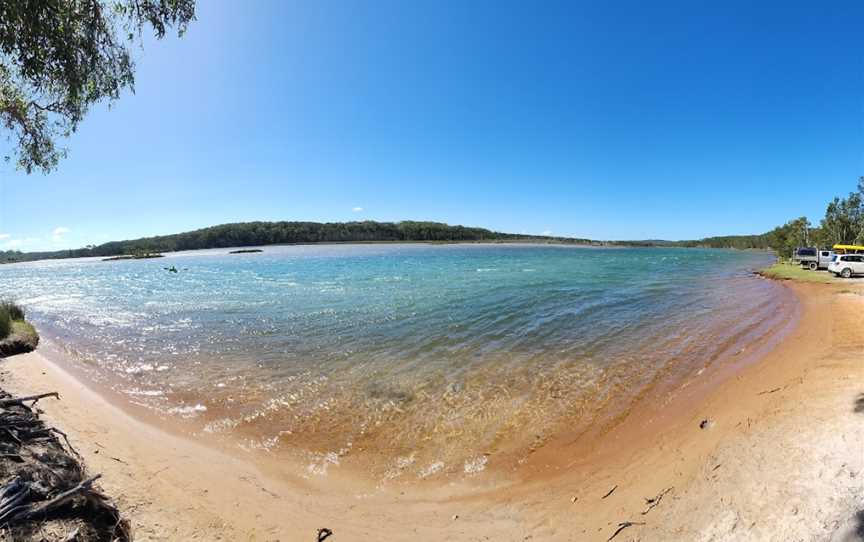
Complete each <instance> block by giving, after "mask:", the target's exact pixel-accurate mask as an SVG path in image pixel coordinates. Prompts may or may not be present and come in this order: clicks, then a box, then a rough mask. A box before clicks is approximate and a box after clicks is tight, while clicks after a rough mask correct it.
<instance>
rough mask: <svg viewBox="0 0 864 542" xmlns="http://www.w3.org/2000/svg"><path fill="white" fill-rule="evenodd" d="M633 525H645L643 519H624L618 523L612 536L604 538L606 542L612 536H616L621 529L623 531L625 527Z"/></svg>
mask: <svg viewBox="0 0 864 542" xmlns="http://www.w3.org/2000/svg"><path fill="white" fill-rule="evenodd" d="M634 525H645V522H644V521H625V522H623V523H619V524H618V529H617V530H616V531H615V532H614V533H612V536H610V537H609V538H607V539H606V542H609V541H610V540H612V539H613V538H615V537H616V536H618V535H619V534H620V533H621V531H623V530H624V529H626V528H627V527H632V526H634Z"/></svg>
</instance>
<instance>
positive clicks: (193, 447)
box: [3, 282, 864, 542]
mask: <svg viewBox="0 0 864 542" xmlns="http://www.w3.org/2000/svg"><path fill="white" fill-rule="evenodd" d="M849 284H851V285H852V286H849V285H843V286H831V285H818V284H813V285H809V284H794V285H791V286H790V287H791V288H793V290H794V292H795V294H796V295H797V297H798V299H799V300H800V306H801V311H800V316H799V317H798V318H797V320H796V321H797V323H796V324H795V329H794V330H793V331H791V332H790V333H788V334H786V335H785V337H784V339H783V341H782V343H781V344H779V345H776V346H774V345H761V348H763V349H766V350H767V349H768V347H769V346H771V347H772V348H771V349H770V351H769V352H768V353H767V354H766V355H764V356H761V357H760V359H759V360H758V362H755V363H750V362H749V361H748V363H740V364H736V365H734V367H733V366H727V367H719V368H715V369H712V370H710V371H708V372H706V374H704V375H702V378H700V379H698V380H695V381H693V382H691V383H690V385H689V388H688V389H686V390H680V393H677V394H675V395H674V397H673V398H672V399H670V400H669V401H664V402H662V403H660V404H657V403H656V402H651V403H650V404H648V403H646V405H644V406H645V408H643V409H636V411H634V412H633V413H632V414H631V415H630V416H629V417H628V418H627V419H625V420H622V422H621V423H620V424H619V425H618V426H617V427H615V428H613V429H612V430H611V431H608V432H604V433H603V434H598V435H597V436H596V439H593V440H591V441H590V442H587V443H586V439H584V438H582V439H579V441H578V442H576V441H575V440H574V439H572V436H570V435H567V434H566V432H565V433H564V434H562V435H561V436H560V437H558V438H556V439H554V440H553V441H551V442H548V443H546V444H545V445H544V446H543V447H540V448H539V449H538V450H537V452H536V453H535V454H534V457H532V459H531V461H530V462H529V463H528V465H526V466H525V467H524V468H521V469H518V470H517V471H514V472H513V473H512V477H511V479H510V480H509V483H507V484H506V485H503V486H502V485H501V484H500V483H496V484H495V485H494V486H488V487H484V486H482V485H478V484H471V483H467V482H466V484H465V485H458V484H448V485H445V486H435V485H430V484H424V483H422V482H417V483H412V484H405V483H402V484H394V485H392V486H383V487H377V488H370V487H369V486H368V485H365V484H363V483H361V482H359V481H357V480H352V479H349V478H345V477H340V475H339V474H338V471H337V472H334V474H332V475H329V476H327V477H325V478H321V479H309V480H306V479H299V478H290V477H286V476H279V475H277V474H274V472H273V469H271V468H269V467H268V466H266V465H260V464H253V463H252V462H250V461H248V460H247V459H245V458H243V457H241V456H238V455H236V454H233V453H232V454H229V453H225V452H224V451H220V450H216V449H214V448H212V447H208V446H204V445H202V444H200V443H197V442H194V441H193V440H191V439H188V438H184V437H182V436H178V435H177V434H174V433H171V432H168V431H165V430H164V429H162V428H160V427H157V426H155V425H153V424H150V423H145V422H144V421H141V419H140V418H138V417H133V416H131V415H130V414H128V413H127V412H125V411H124V410H122V409H121V408H119V407H118V406H117V405H115V404H113V403H111V402H110V401H109V400H108V399H106V398H105V397H103V396H102V395H100V394H98V393H96V392H95V391H93V389H91V388H89V387H87V386H86V385H85V384H84V383H83V382H82V381H80V380H78V379H76V378H75V377H73V376H72V375H71V374H69V373H68V372H66V371H65V370H64V369H63V368H62V367H61V366H60V365H59V364H58V363H55V362H54V361H52V360H49V359H47V357H46V356H44V355H43V354H40V353H39V352H35V353H32V354H26V355H22V356H17V357H14V358H11V359H9V360H8V361H6V362H5V363H4V368H5V372H6V373H7V374H6V376H5V379H4V383H3V386H4V387H5V388H6V389H7V390H8V391H10V392H11V393H13V394H28V393H33V392H41V391H54V390H56V391H59V392H60V394H61V396H62V397H63V399H62V400H61V401H50V402H44V403H40V406H41V407H42V408H43V409H44V410H45V416H46V417H47V418H48V419H50V420H51V422H52V423H54V424H56V425H58V426H59V427H62V428H63V429H64V430H66V431H67V432H68V433H69V436H70V439H72V442H73V444H75V445H76V447H77V448H78V449H79V450H80V451H81V453H82V455H83V456H84V457H85V460H86V462H87V464H88V466H89V468H90V470H91V471H92V472H94V473H96V472H101V473H103V474H104V479H103V486H104V487H105V489H106V490H107V491H108V492H109V493H110V494H112V495H113V496H115V497H116V499H117V501H118V504H119V505H120V507H121V509H124V510H126V511H127V513H128V514H129V515H130V516H131V519H132V522H133V527H134V529H135V534H136V537H137V539H138V540H217V539H222V540H283V541H288V540H290V541H293V540H299V541H304V540H310V541H311V540H315V539H316V533H317V530H318V529H319V528H323V527H327V528H329V529H332V530H333V532H334V535H333V536H332V537H331V538H330V539H329V540H333V541H335V542H340V541H348V540H436V541H437V540H541V539H542V540H601V541H605V540H608V539H609V538H610V536H612V535H613V534H614V533H615V532H616V530H618V528H619V524H621V523H624V522H632V523H633V524H634V525H632V526H630V527H627V528H625V529H624V530H622V531H621V532H620V533H619V534H618V535H617V537H616V538H615V540H643V541H644V540H664V541H666V540H705V541H709V540H718V541H719V540H814V539H815V540H826V539H832V538H831V537H834V538H833V539H834V540H836V541H841V540H843V541H845V540H855V538H849V537H854V536H856V535H855V534H854V533H855V530H856V529H859V530H860V529H861V527H860V526H859V525H858V524H857V522H856V520H855V514H856V512H857V511H858V510H860V509H862V508H864V491H862V485H864V482H862V480H864V478H862V470H864V431H861V429H862V427H864V400H861V397H862V396H861V394H862V393H864V378H862V377H864V295H862V294H864V285H862V286H856V283H855V282H850V283H849ZM759 349H760V345H754V348H753V350H754V351H758V350H759ZM750 361H755V360H750ZM646 401H649V399H648V398H646ZM652 401H653V400H652ZM856 410H857V412H856ZM703 422H704V423H703ZM669 488H671V489H669ZM661 494H662V495H663V497H662V499H661V500H660V502H659V504H658V505H657V506H655V507H653V508H651V509H650V511H648V512H647V513H644V514H643V512H645V511H646V510H648V508H649V507H650V506H651V504H653V503H646V499H649V498H653V497H656V496H658V495H661ZM604 496H605V497H604ZM643 523H644V524H643Z"/></svg>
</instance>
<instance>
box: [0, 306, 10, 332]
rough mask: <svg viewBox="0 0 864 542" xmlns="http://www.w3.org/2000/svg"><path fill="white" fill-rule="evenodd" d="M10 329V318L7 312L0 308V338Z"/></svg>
mask: <svg viewBox="0 0 864 542" xmlns="http://www.w3.org/2000/svg"><path fill="white" fill-rule="evenodd" d="M11 331H12V319H11V318H10V317H9V313H8V312H7V311H5V310H3V309H2V308H0V339H3V338H5V337H6V336H7V335H9V332H11Z"/></svg>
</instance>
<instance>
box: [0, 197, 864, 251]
mask: <svg viewBox="0 0 864 542" xmlns="http://www.w3.org/2000/svg"><path fill="white" fill-rule="evenodd" d="M862 237H864V185H861V184H859V190H858V191H857V192H853V193H852V194H850V195H849V197H847V198H843V199H841V198H835V199H834V201H832V202H831V203H830V204H829V205H828V210H827V212H826V218H825V219H823V220H822V222H821V224H820V227H818V228H814V227H812V226H811V225H810V222H809V221H807V219H806V218H805V217H801V218H798V219H795V220H791V221H789V222H787V223H786V224H784V225H782V226H778V227H777V228H774V229H773V230H771V231H770V232H767V233H764V234H759V235H728V236H718V237H707V238H704V239H696V240H683V241H667V240H662V239H648V240H632V241H600V240H594V239H585V238H575V237H555V236H544V235H526V234H516V233H504V232H498V231H493V230H489V229H486V228H477V227H469V226H459V225H457V226H451V225H449V224H444V223H441V222H418V221H403V222H375V221H362V222H323V223H322V222H287V221H283V222H239V223H232V224H221V225H218V226H212V227H208V228H201V229H198V230H194V231H188V232H182V233H176V234H171V235H160V236H154V237H143V238H140V239H131V240H126V241H111V242H108V243H104V244H101V245H90V246H86V247H83V248H78V249H71V250H56V251H43V252H21V251H17V250H9V251H5V252H4V251H0V263H14V262H24V261H34V260H47V259H62V258H81V257H88V256H91V257H93V256H95V257H112V256H124V255H142V254H154V253H161V252H176V251H180V250H199V249H209V248H233V247H250V246H266V245H286V244H315V243H380V242H433V243H434V242H442V243H447V242H450V243H453V242H455V243H460V242H529V243H560V244H573V245H590V246H613V247H685V248H734V249H741V250H747V249H757V250H770V249H773V250H775V251H777V252H778V253H779V254H781V255H784V256H785V255H788V254H787V253H790V252H791V250H793V249H794V248H795V247H796V246H805V245H807V246H809V245H811V244H813V245H819V246H830V245H831V244H833V243H851V242H855V241H860V242H864V239H861V238H862Z"/></svg>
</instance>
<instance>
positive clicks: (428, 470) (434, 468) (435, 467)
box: [417, 461, 444, 478]
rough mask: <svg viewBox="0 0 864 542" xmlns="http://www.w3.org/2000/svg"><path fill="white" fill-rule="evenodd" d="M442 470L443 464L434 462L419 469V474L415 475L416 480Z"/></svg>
mask: <svg viewBox="0 0 864 542" xmlns="http://www.w3.org/2000/svg"><path fill="white" fill-rule="evenodd" d="M442 470H444V463H443V462H442V461H436V462H434V463H432V464H430V465H428V466H426V467H423V468H422V469H420V473H419V474H418V475H417V477H418V478H428V477H430V476H433V475H435V474H438V473H439V472H441V471H442Z"/></svg>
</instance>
